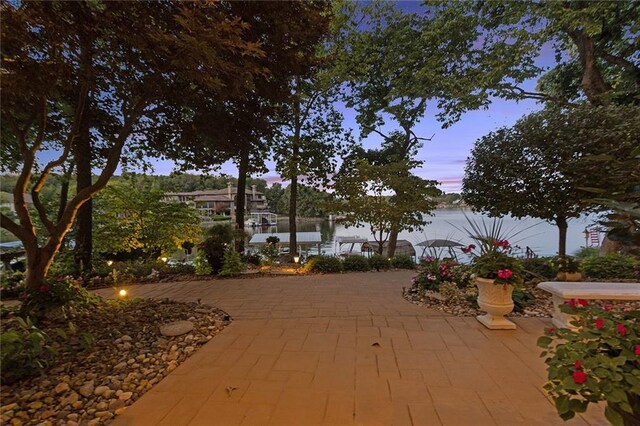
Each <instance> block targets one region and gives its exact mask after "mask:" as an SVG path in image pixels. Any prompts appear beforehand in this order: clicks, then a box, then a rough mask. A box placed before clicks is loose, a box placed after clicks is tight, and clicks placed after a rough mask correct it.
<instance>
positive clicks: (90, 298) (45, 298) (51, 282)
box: [20, 277, 100, 320]
mask: <svg viewBox="0 0 640 426" xmlns="http://www.w3.org/2000/svg"><path fill="white" fill-rule="evenodd" d="M98 300H100V297H99V296H95V295H93V294H91V293H89V292H88V291H87V290H86V289H85V288H83V287H82V281H81V280H74V279H73V278H72V277H57V278H48V279H47V280H46V281H45V282H44V283H43V284H42V285H40V287H39V288H37V289H31V288H27V289H26V296H25V298H24V300H23V301H22V306H21V308H20V311H21V313H22V315H23V316H25V315H28V316H30V317H31V318H32V319H34V320H37V319H41V318H44V317H45V316H46V315H47V314H49V313H51V312H54V311H58V310H61V311H63V312H66V311H69V310H74V309H84V308H89V307H91V306H93V305H95V304H96V303H97V301H98Z"/></svg>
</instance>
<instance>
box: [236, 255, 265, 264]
mask: <svg viewBox="0 0 640 426" xmlns="http://www.w3.org/2000/svg"><path fill="white" fill-rule="evenodd" d="M241 258H242V261H243V262H244V263H248V264H250V265H255V266H260V264H261V263H262V262H261V261H260V256H259V255H257V254H243V255H242V256H241Z"/></svg>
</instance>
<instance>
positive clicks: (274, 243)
mask: <svg viewBox="0 0 640 426" xmlns="http://www.w3.org/2000/svg"><path fill="white" fill-rule="evenodd" d="M279 243H280V238H278V237H276V236H275V235H270V236H268V237H267V239H266V244H265V245H263V246H262V247H260V253H261V254H262V256H263V257H264V259H265V261H266V262H267V263H268V264H269V265H272V264H273V263H275V262H277V260H278V258H279V257H280V250H279V245H278V244H279Z"/></svg>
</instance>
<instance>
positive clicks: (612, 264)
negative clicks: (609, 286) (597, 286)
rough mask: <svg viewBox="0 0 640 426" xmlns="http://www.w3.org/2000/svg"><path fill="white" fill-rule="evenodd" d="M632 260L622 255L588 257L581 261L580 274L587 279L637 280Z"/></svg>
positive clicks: (630, 257)
mask: <svg viewBox="0 0 640 426" xmlns="http://www.w3.org/2000/svg"><path fill="white" fill-rule="evenodd" d="M633 264H634V258H633V257H632V256H625V255H622V254H608V255H606V256H599V257H590V258H587V259H585V260H583V261H582V272H583V273H584V274H585V275H586V276H587V277H589V278H601V279H602V278H637V275H636V274H635V272H634V265H633Z"/></svg>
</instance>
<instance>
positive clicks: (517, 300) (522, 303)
mask: <svg viewBox="0 0 640 426" xmlns="http://www.w3.org/2000/svg"><path fill="white" fill-rule="evenodd" d="M512 298H513V310H514V311H516V312H524V308H526V307H527V306H529V305H531V304H533V303H534V302H535V301H536V296H535V294H533V293H532V292H531V291H529V290H526V289H521V288H514V289H513V294H512Z"/></svg>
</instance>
